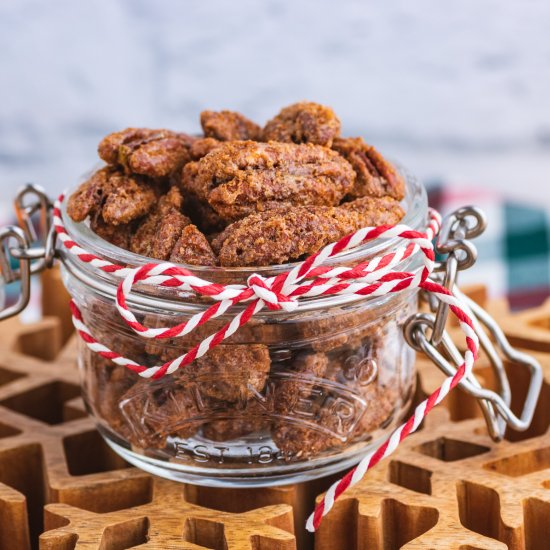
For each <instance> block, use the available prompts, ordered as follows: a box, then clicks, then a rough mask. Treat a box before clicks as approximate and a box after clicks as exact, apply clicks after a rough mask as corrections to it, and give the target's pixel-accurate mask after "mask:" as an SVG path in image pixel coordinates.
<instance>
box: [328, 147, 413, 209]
mask: <svg viewBox="0 0 550 550" xmlns="http://www.w3.org/2000/svg"><path fill="white" fill-rule="evenodd" d="M332 148H333V149H334V150H336V151H338V152H339V153H340V154H341V155H342V156H343V157H344V158H346V159H347V160H348V161H349V163H350V164H351V165H352V166H353V169H354V170H355V172H356V174H357V177H356V178H355V184H354V186H353V188H352V189H351V191H350V192H349V197H350V198H356V197H363V196H366V195H368V196H371V197H383V196H385V195H389V196H390V197H393V198H394V199H397V200H401V199H403V197H404V196H405V181H404V180H403V178H402V177H401V175H400V174H399V173H398V172H397V170H396V169H395V167H394V166H392V164H391V163H389V162H388V161H387V160H386V159H385V158H384V157H383V156H382V155H381V154H380V153H379V152H378V151H377V150H376V149H375V148H374V147H373V146H372V145H369V144H368V143H366V142H365V141H364V140H363V138H360V137H357V138H336V139H335V140H334V142H333V144H332Z"/></svg>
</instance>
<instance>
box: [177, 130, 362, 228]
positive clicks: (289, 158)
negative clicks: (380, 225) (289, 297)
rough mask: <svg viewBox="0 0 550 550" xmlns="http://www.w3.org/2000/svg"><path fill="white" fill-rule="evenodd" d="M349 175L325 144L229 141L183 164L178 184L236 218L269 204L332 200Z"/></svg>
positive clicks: (349, 185)
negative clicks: (185, 164)
mask: <svg viewBox="0 0 550 550" xmlns="http://www.w3.org/2000/svg"><path fill="white" fill-rule="evenodd" d="M354 178H355V173H354V171H353V169H352V167H351V165H350V164H349V163H348V162H347V161H346V160H345V159H344V158H343V157H341V156H340V155H339V154H338V153H336V152H335V151H331V150H329V149H327V148H325V147H321V146H318V145H311V144H303V145H295V144H293V143H274V142H271V143H258V142H255V141H234V142H227V143H224V144H223V145H221V146H220V147H218V148H217V149H214V150H213V151H212V152H210V153H209V154H208V155H206V156H205V157H203V158H202V159H200V160H199V161H197V163H196V164H195V163H190V164H188V165H187V166H185V168H184V169H183V175H182V182H181V184H182V186H183V188H184V189H185V190H186V191H188V192H191V193H193V194H195V195H196V196H197V197H198V198H199V199H201V200H204V201H207V202H208V203H209V204H210V206H212V208H213V209H214V210H215V211H216V212H217V213H218V214H219V215H220V216H221V217H222V218H224V219H227V220H236V219H239V218H242V217H244V216H247V215H248V214H252V213H254V212H260V211H264V210H268V209H270V208H272V207H273V206H280V205H283V206H291V205H325V206H331V205H336V204H338V203H339V202H340V201H341V200H342V198H343V197H344V196H345V195H346V194H347V193H348V191H349V190H350V189H351V188H352V186H353V181H354Z"/></svg>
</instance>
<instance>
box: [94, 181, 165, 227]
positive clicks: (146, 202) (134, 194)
mask: <svg viewBox="0 0 550 550" xmlns="http://www.w3.org/2000/svg"><path fill="white" fill-rule="evenodd" d="M109 183H110V184H111V186H112V187H111V192H110V193H109V194H108V195H107V198H106V199H105V203H104V204H103V208H102V209H101V216H102V218H103V220H104V221H105V222H106V223H108V224H111V225H117V224H127V223H128V222H131V221H132V220H136V219H137V218H141V217H142V216H144V215H145V214H147V212H149V210H151V208H152V207H153V205H154V204H155V202H156V200H157V194H156V193H155V190H154V189H153V187H152V186H151V185H150V184H148V183H144V182H141V181H139V180H138V179H136V178H133V177H131V176H126V175H122V174H114V175H112V176H111V177H110V179H109Z"/></svg>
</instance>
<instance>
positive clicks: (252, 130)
mask: <svg viewBox="0 0 550 550" xmlns="http://www.w3.org/2000/svg"><path fill="white" fill-rule="evenodd" d="M201 126H202V129H203V131H204V135H205V136H206V137H209V138H215V139H219V140H220V141H238V140H245V139H254V140H257V139H260V138H261V135H262V129H261V128H260V127H259V126H258V125H257V124H255V123H254V122H252V121H251V120H249V119H248V118H246V117H245V116H243V115H241V113H236V112H235V111H218V112H216V111H203V112H202V113H201Z"/></svg>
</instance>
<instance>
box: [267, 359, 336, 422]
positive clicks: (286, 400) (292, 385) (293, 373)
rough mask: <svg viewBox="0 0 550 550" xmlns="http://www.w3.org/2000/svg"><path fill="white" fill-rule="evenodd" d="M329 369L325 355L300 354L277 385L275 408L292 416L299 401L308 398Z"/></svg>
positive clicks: (285, 370) (284, 372)
mask: <svg viewBox="0 0 550 550" xmlns="http://www.w3.org/2000/svg"><path fill="white" fill-rule="evenodd" d="M327 367H328V357H327V356H326V355H325V354H324V353H308V352H302V353H300V354H299V355H298V356H297V357H296V358H295V360H294V362H293V364H292V367H291V368H286V367H285V368H284V369H283V371H282V373H283V376H281V377H280V378H279V379H277V382H276V384H275V392H276V396H275V407H276V410H277V412H279V413H282V414H292V412H293V410H294V408H295V407H296V404H297V403H298V400H299V399H301V398H307V397H309V395H310V394H311V390H312V389H313V387H314V386H315V383H316V381H317V379H318V378H322V377H323V376H324V374H325V372H326V370H327Z"/></svg>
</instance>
